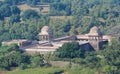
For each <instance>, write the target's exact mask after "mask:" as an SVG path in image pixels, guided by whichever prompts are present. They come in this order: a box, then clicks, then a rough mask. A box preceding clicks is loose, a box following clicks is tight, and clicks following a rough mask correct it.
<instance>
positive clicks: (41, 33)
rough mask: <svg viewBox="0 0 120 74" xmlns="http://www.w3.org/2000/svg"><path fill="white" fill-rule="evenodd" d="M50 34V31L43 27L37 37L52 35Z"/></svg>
mask: <svg viewBox="0 0 120 74" xmlns="http://www.w3.org/2000/svg"><path fill="white" fill-rule="evenodd" d="M52 34H53V32H52V29H50V28H49V27H48V26H44V27H43V28H42V29H41V32H40V33H39V35H52Z"/></svg>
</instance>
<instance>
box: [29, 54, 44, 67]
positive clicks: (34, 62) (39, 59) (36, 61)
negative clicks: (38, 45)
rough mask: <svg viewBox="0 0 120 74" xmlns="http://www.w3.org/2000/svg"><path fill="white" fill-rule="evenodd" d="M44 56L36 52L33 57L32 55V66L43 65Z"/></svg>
mask: <svg viewBox="0 0 120 74" xmlns="http://www.w3.org/2000/svg"><path fill="white" fill-rule="evenodd" d="M43 60H44V58H43V56H41V55H40V54H36V55H34V56H33V57H31V64H32V67H33V68H35V67H40V66H41V67H42V66H43V65H44V61H43Z"/></svg>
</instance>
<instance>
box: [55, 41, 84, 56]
mask: <svg viewBox="0 0 120 74" xmlns="http://www.w3.org/2000/svg"><path fill="white" fill-rule="evenodd" d="M55 54H56V56H57V57H59V58H76V57H81V58H83V57H84V50H82V49H80V46H79V43H78V42H68V43H64V44H63V45H62V47H60V48H58V49H57V51H56V52H55Z"/></svg>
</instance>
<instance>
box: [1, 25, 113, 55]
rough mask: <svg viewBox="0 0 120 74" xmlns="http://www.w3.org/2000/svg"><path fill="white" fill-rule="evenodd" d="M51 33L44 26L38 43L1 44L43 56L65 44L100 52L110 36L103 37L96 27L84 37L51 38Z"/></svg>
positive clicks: (20, 41) (18, 41)
mask: <svg viewBox="0 0 120 74" xmlns="http://www.w3.org/2000/svg"><path fill="white" fill-rule="evenodd" d="M53 34H54V33H53V31H52V29H51V28H50V27H48V26H44V27H43V28H42V29H41V32H40V33H39V41H28V40H12V41H5V42H2V44H3V45H5V44H6V45H9V44H14V43H16V44H18V45H19V46H20V48H21V49H22V50H23V51H26V52H27V53H36V52H40V53H41V54H45V53H48V52H54V51H56V50H57V48H59V47H61V46H62V45H63V44H64V43H65V42H72V41H75V42H79V45H80V48H81V49H85V50H88V51H89V50H96V51H98V50H101V49H102V47H103V45H105V44H108V43H109V42H110V41H111V38H112V37H111V36H107V35H103V34H102V33H101V31H100V29H99V28H98V27H96V26H94V27H92V28H91V29H90V32H89V33H88V34H85V35H75V36H65V37H60V38H53Z"/></svg>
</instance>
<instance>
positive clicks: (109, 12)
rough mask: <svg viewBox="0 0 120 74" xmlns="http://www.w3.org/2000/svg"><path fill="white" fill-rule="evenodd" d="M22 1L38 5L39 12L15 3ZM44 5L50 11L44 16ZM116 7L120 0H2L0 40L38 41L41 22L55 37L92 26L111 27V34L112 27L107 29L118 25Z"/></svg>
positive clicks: (118, 12) (119, 22)
mask: <svg viewBox="0 0 120 74" xmlns="http://www.w3.org/2000/svg"><path fill="white" fill-rule="evenodd" d="M23 4H27V5H28V6H29V8H30V7H31V8H37V11H39V13H38V12H37V11H35V10H31V8H30V9H28V10H24V11H23V10H20V9H19V8H18V6H19V5H23ZM46 5H49V11H48V13H47V14H44V15H43V14H42V12H41V11H42V10H44V7H46ZM119 7H120V1H119V0H108V1H105V0H89V1H88V0H75V1H74V0H19V1H18V0H5V1H3V2H1V3H0V27H1V28H0V42H1V41H4V40H11V39H30V40H38V36H37V35H38V33H39V32H40V29H41V27H42V26H43V25H49V26H50V27H51V28H52V29H53V31H54V37H60V36H65V35H76V34H84V33H87V32H88V31H89V30H90V28H91V27H92V26H95V25H96V26H99V27H100V28H101V29H102V32H103V33H104V34H109V32H110V31H111V30H112V31H113V32H112V34H114V31H115V30H114V29H110V28H113V27H115V26H118V25H119V24H120V9H119ZM21 13H23V14H22V15H20V14H21ZM59 16H60V17H59ZM57 17H58V18H57ZM63 17H65V18H63ZM68 17H70V18H68ZM71 17H72V18H71ZM117 29H120V28H119V27H118V28H117ZM116 34H119V32H117V33H116ZM116 34H115V35H116Z"/></svg>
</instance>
